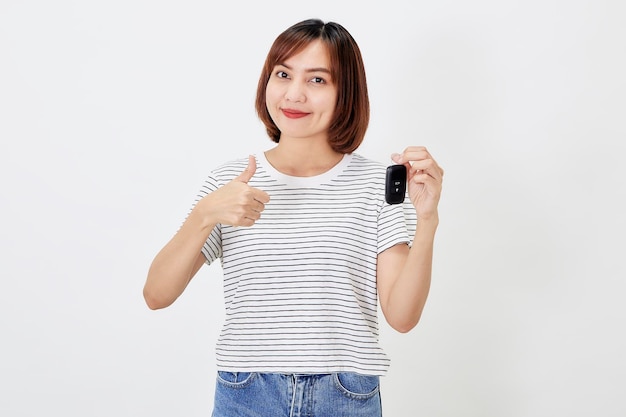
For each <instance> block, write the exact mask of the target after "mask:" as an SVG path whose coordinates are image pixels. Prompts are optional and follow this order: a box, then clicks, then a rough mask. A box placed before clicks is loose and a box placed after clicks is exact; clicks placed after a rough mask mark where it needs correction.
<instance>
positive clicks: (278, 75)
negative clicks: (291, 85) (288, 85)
mask: <svg viewBox="0 0 626 417" xmlns="http://www.w3.org/2000/svg"><path fill="white" fill-rule="evenodd" d="M276 76H277V77H278V78H289V75H288V74H287V73H286V72H285V71H276Z"/></svg>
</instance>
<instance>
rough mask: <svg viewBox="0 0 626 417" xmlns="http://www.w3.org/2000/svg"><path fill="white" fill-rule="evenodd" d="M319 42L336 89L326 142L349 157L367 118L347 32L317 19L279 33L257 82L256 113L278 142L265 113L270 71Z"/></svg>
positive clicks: (357, 58) (357, 59)
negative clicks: (328, 59)
mask: <svg viewBox="0 0 626 417" xmlns="http://www.w3.org/2000/svg"><path fill="white" fill-rule="evenodd" d="M318 39H319V40H321V41H322V43H323V44H324V45H326V47H327V48H328V53H329V55H330V67H331V68H330V71H331V76H332V79H333V81H334V83H335V85H336V86H337V103H336V106H335V114H334V116H333V120H332V122H331V124H330V127H329V128H328V142H329V144H330V146H331V147H332V148H333V149H334V150H335V151H337V152H340V153H351V152H353V151H354V150H356V148H358V147H359V145H360V144H361V142H363V137H364V136H365V131H366V130H367V125H368V123H369V118H370V107H369V98H368V94H367V81H366V78H365V67H364V65H363V58H362V57H361V51H360V50H359V47H358V45H357V43H356V41H355V40H354V38H352V36H351V35H350V33H348V31H347V30H346V29H345V28H344V27H343V26H341V25H340V24H338V23H334V22H328V23H324V22H323V21H321V20H319V19H310V20H305V21H302V22H300V23H296V24H295V25H293V26H291V27H290V28H289V29H287V30H286V31H284V32H283V33H281V34H280V35H279V36H278V37H277V38H276V40H275V41H274V43H273V44H272V47H271V48H270V51H269V53H268V54H267V58H266V60H265V65H264V66H263V71H262V72H261V76H260V78H259V85H258V87H257V94H256V111H257V114H258V115H259V118H260V119H261V121H262V122H263V123H264V124H265V128H266V129H267V134H268V135H269V137H270V138H271V139H272V140H273V141H274V142H277V143H278V141H280V130H279V129H278V126H276V124H275V123H274V121H273V120H272V117H271V116H270V114H269V111H268V110H267V105H266V102H265V99H266V94H265V91H266V87H267V83H268V81H269V79H270V76H271V75H272V71H273V70H274V67H275V66H276V65H278V64H280V63H282V62H284V61H285V60H286V59H288V58H290V57H291V56H293V55H295V54H297V53H298V52H300V51H301V50H302V49H304V48H305V47H306V46H308V45H309V44H310V43H311V42H313V41H315V40H318Z"/></svg>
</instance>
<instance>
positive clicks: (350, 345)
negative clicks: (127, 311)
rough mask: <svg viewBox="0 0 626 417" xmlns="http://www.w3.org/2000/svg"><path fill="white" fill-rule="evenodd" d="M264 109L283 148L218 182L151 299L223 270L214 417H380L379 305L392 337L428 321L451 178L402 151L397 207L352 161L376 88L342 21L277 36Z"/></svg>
mask: <svg viewBox="0 0 626 417" xmlns="http://www.w3.org/2000/svg"><path fill="white" fill-rule="evenodd" d="M256 110H257V113H258V114H259V116H260V118H261V120H262V121H263V123H264V124H265V126H266V128H267V133H268V134H269V136H270V138H271V139H272V140H273V141H274V142H276V146H275V147H273V148H272V149H270V150H268V151H267V152H265V153H262V154H259V155H256V156H250V157H248V158H247V159H241V160H237V161H233V162H230V163H227V164H225V165H223V166H221V167H219V168H218V169H216V170H214V171H213V172H212V173H211V175H210V176H209V178H208V179H207V181H206V183H205V186H204V187H203V189H202V190H201V193H200V196H199V197H200V198H199V200H198V201H197V202H196V204H195V205H194V208H193V209H192V211H191V212H190V214H189V216H188V217H187V219H186V221H185V222H184V224H183V225H182V227H181V228H180V230H179V231H178V232H177V233H176V235H175V236H174V237H173V238H172V240H171V241H170V242H169V243H167V245H166V246H165V247H164V248H163V249H162V250H161V251H160V252H159V254H158V255H157V256H156V258H155V259H154V261H153V263H152V265H151V267H150V271H149V273H148V278H147V281H146V284H145V288H144V296H145V299H146V302H147V304H148V306H149V307H150V308H152V309H157V308H164V307H167V306H168V305H170V304H171V303H172V302H174V300H176V298H177V297H178V296H179V295H180V294H181V293H182V292H183V291H184V289H185V287H186V286H187V284H188V283H189V281H190V280H191V279H192V277H193V276H194V275H195V274H196V272H197V271H198V270H199V269H200V267H201V266H202V265H203V264H204V263H211V262H213V261H214V260H216V259H218V258H219V259H221V261H222V266H223V270H224V297H225V305H226V322H225V324H224V327H223V330H222V333H221V335H220V338H219V341H218V344H217V350H216V351H217V368H218V379H217V384H216V385H217V387H216V394H215V408H214V412H213V415H214V416H216V417H217V416H250V417H252V416H272V417H275V416H283V415H284V416H292V415H313V416H317V417H324V416H333V417H338V416H368V417H372V416H380V415H381V405H380V404H381V401H380V395H379V389H378V385H379V376H381V375H384V373H385V372H386V370H387V367H388V366H389V362H388V359H387V357H386V356H385V354H384V352H383V351H382V350H381V348H380V346H379V344H378V321H377V317H376V316H377V299H379V300H380V305H381V309H382V311H383V314H384V316H385V318H386V320H387V322H388V323H389V324H390V325H391V326H392V327H393V328H394V329H396V330H398V331H400V332H408V331H409V330H411V329H412V328H413V327H414V326H415V325H416V324H417V322H418V321H419V318H420V315H421V313H422V309H423V307H424V304H425V302H426V297H427V295H428V291H429V286H430V278H431V265H432V251H433V241H434V236H435V231H436V229H437V225H438V214H437V205H438V201H439V196H440V192H441V182H442V176H443V171H442V169H441V168H440V167H439V166H438V165H437V163H436V162H435V160H434V159H433V158H432V157H431V155H430V154H429V153H428V151H427V150H426V149H425V148H423V147H409V148H407V149H405V150H404V152H402V153H401V154H394V155H392V159H393V161H394V162H395V163H396V164H404V165H406V167H407V168H408V169H407V180H408V199H407V200H406V201H405V203H404V205H389V204H387V203H386V202H385V200H384V178H385V167H384V165H382V164H380V163H377V162H374V161H370V160H367V159H365V158H363V157H361V156H360V155H358V154H355V153H354V151H355V150H356V149H357V147H358V146H359V145H360V143H361V142H362V140H363V137H364V135H365V131H366V129H367V124H368V121H369V102H368V95H367V85H366V79H365V71H364V68H363V62H362V59H361V54H360V51H359V48H358V46H357V44H356V42H355V41H354V39H353V38H352V36H351V35H350V34H349V33H348V32H347V31H346V30H345V29H344V28H343V27H342V26H340V25H338V24H336V23H332V22H331V23H326V24H325V23H323V22H322V21H319V20H307V21H304V22H300V23H298V24H296V25H294V26H292V27H291V28H289V29H287V30H286V31H285V32H283V33H282V34H281V35H279V36H278V38H277V39H276V41H275V42H274V44H273V45H272V47H271V49H270V51H269V54H268V56H267V59H266V62H265V65H264V68H263V71H262V74H261V77H260V79H259V85H258V91H257V100H256ZM403 206H404V207H403ZM415 218H417V219H418V221H417V224H415V222H414V220H415ZM411 219H413V221H411Z"/></svg>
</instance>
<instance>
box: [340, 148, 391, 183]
mask: <svg viewBox="0 0 626 417" xmlns="http://www.w3.org/2000/svg"><path fill="white" fill-rule="evenodd" d="M386 169H387V167H386V165H384V164H383V163H381V162H379V161H375V160H373V159H369V158H366V157H364V156H362V155H359V154H357V153H353V154H352V155H351V160H350V163H349V164H348V166H347V168H346V171H345V172H346V174H350V175H355V176H361V177H363V176H365V177H369V178H378V179H384V177H385V171H386Z"/></svg>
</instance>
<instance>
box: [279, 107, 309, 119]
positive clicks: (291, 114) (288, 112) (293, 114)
mask: <svg viewBox="0 0 626 417" xmlns="http://www.w3.org/2000/svg"><path fill="white" fill-rule="evenodd" d="M280 110H281V111H282V112H283V114H284V115H285V117H288V118H289V119H300V118H302V117H305V116H308V115H309V113H305V112H302V111H299V110H293V109H280Z"/></svg>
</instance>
